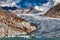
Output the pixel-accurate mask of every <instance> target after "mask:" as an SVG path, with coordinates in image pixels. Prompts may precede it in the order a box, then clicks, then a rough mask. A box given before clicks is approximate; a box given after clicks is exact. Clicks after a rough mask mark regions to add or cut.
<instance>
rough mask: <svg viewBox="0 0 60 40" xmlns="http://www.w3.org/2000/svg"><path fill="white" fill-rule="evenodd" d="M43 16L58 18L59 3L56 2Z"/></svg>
mask: <svg viewBox="0 0 60 40" xmlns="http://www.w3.org/2000/svg"><path fill="white" fill-rule="evenodd" d="M43 16H46V17H53V18H60V3H58V4H56V5H55V6H54V7H52V8H51V9H50V10H48V11H47V12H46V13H45V14H44V15H43Z"/></svg>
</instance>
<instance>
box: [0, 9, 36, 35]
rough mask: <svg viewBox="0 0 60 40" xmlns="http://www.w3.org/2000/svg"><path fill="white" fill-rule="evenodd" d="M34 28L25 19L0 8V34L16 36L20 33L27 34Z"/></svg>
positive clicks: (34, 28)
mask: <svg viewBox="0 0 60 40" xmlns="http://www.w3.org/2000/svg"><path fill="white" fill-rule="evenodd" d="M34 30H36V27H35V26H32V25H31V24H30V23H29V22H27V21H26V20H24V19H22V18H20V17H18V16H16V15H15V14H13V13H9V12H7V11H5V10H0V36H16V35H20V34H24V35H25V34H27V33H30V32H32V31H34Z"/></svg>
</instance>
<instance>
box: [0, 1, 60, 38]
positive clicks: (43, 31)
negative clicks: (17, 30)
mask: <svg viewBox="0 0 60 40" xmlns="http://www.w3.org/2000/svg"><path fill="white" fill-rule="evenodd" d="M23 1H24V0H23ZM59 1H60V0H47V2H44V3H38V5H37V4H36V3H32V4H30V3H29V2H30V1H29V2H28V0H26V2H25V3H23V2H22V0H0V6H2V7H5V6H7V7H17V8H21V7H22V8H25V7H27V6H28V7H32V5H33V7H34V8H35V9H36V10H41V11H42V13H37V14H33V13H32V14H22V13H21V14H16V15H18V16H19V17H21V18H23V19H25V20H27V21H28V22H30V23H31V24H32V25H35V26H36V27H37V30H36V31H34V32H31V33H30V34H29V35H31V36H32V34H33V35H35V36H38V37H47V38H53V37H59V36H60V27H59V26H60V19H59V18H57V19H53V18H47V17H43V16H40V15H41V14H44V13H45V12H46V11H48V10H49V9H50V8H51V7H53V6H54V5H55V4H56V3H57V2H59ZM20 2H22V4H20ZM5 3H6V4H5ZM28 4H29V5H28ZM24 6H25V7H24Z"/></svg>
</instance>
